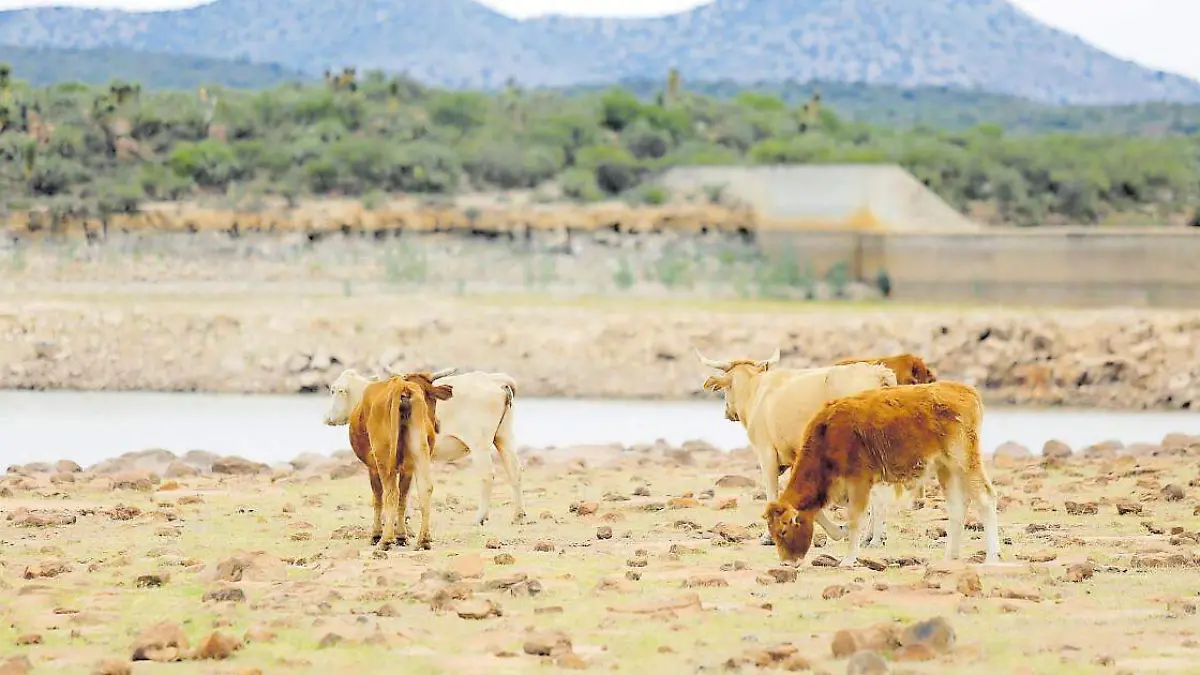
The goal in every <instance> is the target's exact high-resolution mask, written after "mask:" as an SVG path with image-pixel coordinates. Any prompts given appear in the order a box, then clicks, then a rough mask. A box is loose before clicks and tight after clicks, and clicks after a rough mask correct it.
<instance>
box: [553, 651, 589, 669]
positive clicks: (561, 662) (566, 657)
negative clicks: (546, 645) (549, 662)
mask: <svg viewBox="0 0 1200 675" xmlns="http://www.w3.org/2000/svg"><path fill="white" fill-rule="evenodd" d="M554 665H555V666H558V667H559V668H563V669H566V670H586V669H587V661H584V660H583V658H582V657H580V656H579V655H578V654H576V653H575V652H564V653H562V654H558V655H557V656H555V657H554Z"/></svg>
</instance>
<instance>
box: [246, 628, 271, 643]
mask: <svg viewBox="0 0 1200 675" xmlns="http://www.w3.org/2000/svg"><path fill="white" fill-rule="evenodd" d="M277 638H278V636H277V635H276V634H275V631H272V630H269V629H267V628H264V627H262V626H255V627H253V628H250V629H248V630H247V631H246V633H245V635H243V636H242V640H243V641H244V642H245V643H246V644H251V643H255V642H258V643H268V642H274V641H275V640H276V639H277Z"/></svg>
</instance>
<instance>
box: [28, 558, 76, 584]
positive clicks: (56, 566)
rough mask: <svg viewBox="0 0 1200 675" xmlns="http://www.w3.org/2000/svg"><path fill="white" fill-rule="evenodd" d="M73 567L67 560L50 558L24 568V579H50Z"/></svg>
mask: <svg viewBox="0 0 1200 675" xmlns="http://www.w3.org/2000/svg"><path fill="white" fill-rule="evenodd" d="M74 568H75V566H74V565H72V564H71V562H70V561H68V560H62V559H56V558H51V559H47V560H43V561H42V562H40V563H37V564H36V565H29V566H28V567H26V568H25V575H24V576H25V578H26V579H51V578H54V577H56V576H58V575H60V574H66V573H67V572H70V571H71V570H73V569H74Z"/></svg>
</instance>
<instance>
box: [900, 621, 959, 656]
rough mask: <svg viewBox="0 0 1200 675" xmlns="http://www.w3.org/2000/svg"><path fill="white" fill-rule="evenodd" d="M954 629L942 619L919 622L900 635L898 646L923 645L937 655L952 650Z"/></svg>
mask: <svg viewBox="0 0 1200 675" xmlns="http://www.w3.org/2000/svg"><path fill="white" fill-rule="evenodd" d="M954 639H955V636H954V627H953V626H951V625H950V622H949V621H947V620H946V619H945V618H943V617H940V616H938V617H934V618H932V619H927V620H925V621H919V622H917V623H914V624H912V625H911V626H909V627H907V628H905V629H904V630H903V631H901V633H900V646H901V647H903V646H906V645H915V644H924V645H928V646H929V647H930V648H931V649H933V650H934V651H935V652H937V653H939V654H944V653H946V652H948V651H950V650H951V649H954Z"/></svg>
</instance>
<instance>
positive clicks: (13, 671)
mask: <svg viewBox="0 0 1200 675" xmlns="http://www.w3.org/2000/svg"><path fill="white" fill-rule="evenodd" d="M31 670H33V664H32V663H30V661H29V657H28V656H14V657H12V658H10V659H8V660H6V661H0V675H26V674H27V673H29V671H31Z"/></svg>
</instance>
